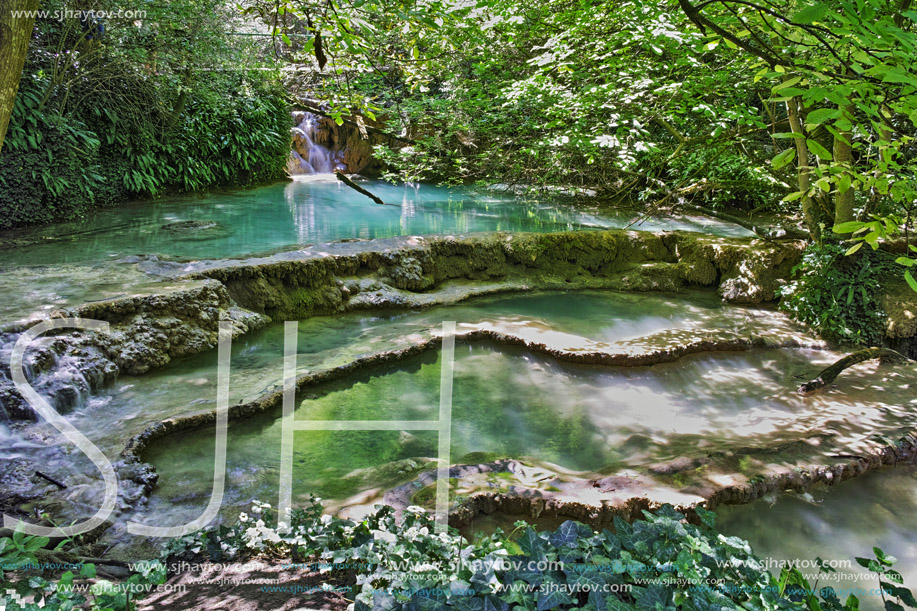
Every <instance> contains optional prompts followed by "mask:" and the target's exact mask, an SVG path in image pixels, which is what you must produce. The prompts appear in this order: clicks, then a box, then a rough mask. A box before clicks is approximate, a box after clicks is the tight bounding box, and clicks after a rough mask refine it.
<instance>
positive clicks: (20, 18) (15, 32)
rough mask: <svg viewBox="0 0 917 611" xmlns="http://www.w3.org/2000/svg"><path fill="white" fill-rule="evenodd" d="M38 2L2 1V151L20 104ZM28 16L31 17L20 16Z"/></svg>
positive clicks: (0, 98)
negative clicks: (21, 84) (20, 88)
mask: <svg viewBox="0 0 917 611" xmlns="http://www.w3.org/2000/svg"><path fill="white" fill-rule="evenodd" d="M37 10H38V0H0V150H3V140H4V138H6V130H7V128H8V127H9V125H10V115H12V114H13V105H14V104H15V103H16V92H17V91H18V90H19V79H20V78H21V77H22V66H23V65H24V64H25V53H26V50H27V49H28V48H29V39H30V38H31V37H32V25H33V24H34V23H35V11H37ZM20 11H22V12H25V13H26V15H27V16H25V15H21V14H18V13H19V12H20Z"/></svg>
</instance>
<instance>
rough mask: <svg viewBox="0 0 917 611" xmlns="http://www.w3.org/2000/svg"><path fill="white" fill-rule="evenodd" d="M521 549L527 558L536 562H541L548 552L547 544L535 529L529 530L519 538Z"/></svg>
mask: <svg viewBox="0 0 917 611" xmlns="http://www.w3.org/2000/svg"><path fill="white" fill-rule="evenodd" d="M519 547H520V548H522V551H523V553H525V555H526V556H530V557H532V558H533V559H535V560H541V559H542V558H544V556H545V552H546V551H547V543H546V542H545V540H544V539H542V538H541V536H539V534H538V533H537V532H536V531H535V529H534V528H527V529H525V532H524V533H522V537H520V538H519Z"/></svg>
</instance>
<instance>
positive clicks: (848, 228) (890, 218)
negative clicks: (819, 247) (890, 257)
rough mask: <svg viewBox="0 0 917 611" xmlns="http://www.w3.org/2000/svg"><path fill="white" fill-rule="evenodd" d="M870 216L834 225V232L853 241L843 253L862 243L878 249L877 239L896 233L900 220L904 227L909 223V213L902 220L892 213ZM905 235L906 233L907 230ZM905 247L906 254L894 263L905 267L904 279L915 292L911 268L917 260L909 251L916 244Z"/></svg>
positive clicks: (915, 282) (914, 249) (916, 263)
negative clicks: (866, 218) (866, 219)
mask: <svg viewBox="0 0 917 611" xmlns="http://www.w3.org/2000/svg"><path fill="white" fill-rule="evenodd" d="M870 216H871V217H872V220H871V221H849V222H847V223H841V224H840V225H835V226H834V233H838V234H841V235H849V236H850V240H851V241H852V242H853V243H854V244H853V246H851V247H850V248H848V249H847V252H846V253H845V254H847V255H852V254H854V253H855V252H857V251H859V250H860V248H862V247H863V244H869V245H870V246H871V247H872V249H873V250H878V249H879V240H883V239H885V238H888V237H889V236H894V235H897V234H898V228H899V227H900V226H901V224H902V222H903V223H904V225H905V227H908V226H909V225H910V215H908V217H907V218H906V219H905V220H904V221H902V219H900V218H898V217H897V216H895V215H893V214H889V215H887V216H880V215H876V214H873V215H870ZM905 235H906V236H907V235H908V234H907V232H906V233H905ZM907 248H908V251H909V252H908V253H907V256H905V257H898V258H897V259H895V263H897V264H898V265H901V266H903V267H904V268H905V270H904V280H905V282H907V284H908V286H909V287H911V288H912V289H913V290H914V291H915V292H917V280H915V279H914V275H913V274H912V272H911V268H913V267H914V266H915V265H917V260H915V259H913V258H911V256H910V253H911V252H914V253H917V246H914V245H913V244H908V245H907Z"/></svg>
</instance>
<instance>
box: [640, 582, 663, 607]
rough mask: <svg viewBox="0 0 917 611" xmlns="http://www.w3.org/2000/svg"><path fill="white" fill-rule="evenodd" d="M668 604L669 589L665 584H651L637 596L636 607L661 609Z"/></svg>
mask: <svg viewBox="0 0 917 611" xmlns="http://www.w3.org/2000/svg"><path fill="white" fill-rule="evenodd" d="M668 606H669V591H668V590H667V589H666V588H665V586H662V585H659V584H653V585H651V586H650V587H648V588H645V589H644V590H643V591H642V592H640V594H639V595H638V596H637V608H638V609H648V610H650V611H661V610H662V609H665V608H666V607H668Z"/></svg>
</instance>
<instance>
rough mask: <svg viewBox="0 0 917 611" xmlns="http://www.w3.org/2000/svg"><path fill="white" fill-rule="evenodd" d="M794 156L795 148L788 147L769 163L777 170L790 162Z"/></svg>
mask: <svg viewBox="0 0 917 611" xmlns="http://www.w3.org/2000/svg"><path fill="white" fill-rule="evenodd" d="M795 158H796V149H795V148H788V149H786V150H785V151H783V152H781V153H778V154H777V156H776V157H774V158H773V159H771V165H772V166H774V169H775V170H779V169H780V168H782V167H783V166H785V165H786V164H788V163H790V162H791V161H793V160H794V159H795Z"/></svg>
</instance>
